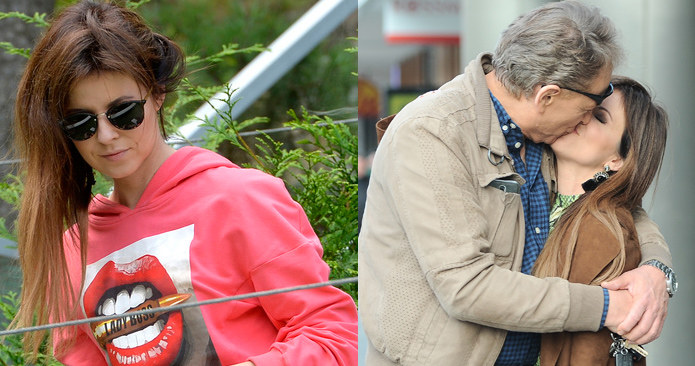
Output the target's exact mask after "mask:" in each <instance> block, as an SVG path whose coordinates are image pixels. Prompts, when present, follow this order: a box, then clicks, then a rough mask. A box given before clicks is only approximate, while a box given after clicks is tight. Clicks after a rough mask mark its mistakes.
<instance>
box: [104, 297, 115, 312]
mask: <svg viewBox="0 0 695 366" xmlns="http://www.w3.org/2000/svg"><path fill="white" fill-rule="evenodd" d="M115 306H116V302H115V301H114V300H113V299H111V298H108V299H106V301H104V306H103V307H102V310H103V311H104V315H113V314H116V310H115Z"/></svg>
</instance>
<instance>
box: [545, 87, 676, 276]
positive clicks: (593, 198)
mask: <svg viewBox="0 0 695 366" xmlns="http://www.w3.org/2000/svg"><path fill="white" fill-rule="evenodd" d="M612 83H613V87H614V88H615V90H616V92H619V93H620V94H621V95H622V99H623V103H622V104H623V108H625V115H626V118H627V125H626V127H625V131H624V133H623V136H622V139H621V141H620V148H619V154H620V156H621V157H622V158H623V165H622V167H621V169H620V170H619V171H617V172H616V173H615V174H613V175H612V176H611V177H610V178H608V180H606V181H605V182H603V183H601V184H600V185H599V186H598V187H597V188H596V189H595V190H594V191H591V192H588V193H585V194H583V195H582V196H581V197H580V198H579V199H578V200H577V201H575V202H574V203H573V204H572V205H570V207H568V208H567V211H566V212H565V213H564V214H563V215H562V217H561V218H560V220H559V221H558V223H557V225H556V227H555V230H554V231H553V232H552V233H551V234H550V236H549V237H548V240H547V241H546V243H545V247H544V248H543V251H542V252H541V254H540V255H539V256H538V259H537V261H536V264H535V267H534V270H533V273H534V275H536V276H538V277H562V278H565V279H566V278H568V277H569V270H570V263H571V260H572V256H573V254H574V247H575V246H576V244H577V237H578V232H579V226H580V223H581V221H582V219H583V218H585V217H587V216H588V215H592V216H594V217H595V218H596V219H598V220H599V221H600V222H601V223H602V224H603V225H605V226H606V227H607V228H608V229H609V230H610V231H611V232H612V233H613V234H614V235H615V236H616V237H617V238H618V241H619V242H620V246H621V250H620V254H619V255H618V257H617V258H616V259H614V260H613V261H612V262H611V264H610V265H609V266H608V268H606V269H605V270H604V271H603V272H602V273H601V275H600V276H599V277H598V278H596V279H595V280H594V281H593V282H592V283H591V284H600V283H601V282H603V281H605V280H609V279H612V278H614V277H617V276H618V275H619V274H621V273H622V272H623V269H624V266H625V240H626V238H624V236H623V229H622V227H621V223H620V222H619V221H618V218H617V215H616V210H617V209H618V208H625V209H628V210H631V209H633V208H636V207H638V206H640V205H641V204H642V197H643V196H644V194H645V193H646V192H647V189H648V188H649V186H650V185H651V183H652V181H653V180H654V178H655V177H656V176H657V174H658V172H659V170H660V167H661V161H662V159H663V156H664V150H665V149H666V134H667V130H668V116H667V114H666V111H665V110H664V109H663V108H662V107H660V106H659V105H657V104H655V103H654V101H653V100H652V97H651V95H650V94H649V92H648V91H647V90H646V89H645V88H644V86H642V85H641V84H639V83H638V82H637V81H635V80H632V79H630V78H626V77H616V78H614V79H613V80H612ZM622 225H623V226H625V227H627V228H630V227H634V224H633V223H627V224H626V223H622ZM567 232H569V241H561V238H562V237H563V234H564V233H567Z"/></svg>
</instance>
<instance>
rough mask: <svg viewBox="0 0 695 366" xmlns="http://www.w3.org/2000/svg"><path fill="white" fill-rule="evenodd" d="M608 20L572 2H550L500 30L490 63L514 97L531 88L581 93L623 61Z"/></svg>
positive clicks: (597, 12) (590, 9)
mask: <svg viewBox="0 0 695 366" xmlns="http://www.w3.org/2000/svg"><path fill="white" fill-rule="evenodd" d="M622 52H623V51H622V48H621V47H620V46H619V45H618V42H617V34H616V30H615V27H614V25H613V22H612V21H611V20H610V19H608V18H607V17H605V16H603V15H601V13H600V11H599V9H598V8H596V7H593V6H587V5H585V4H582V3H579V2H577V1H561V2H554V3H549V4H547V5H545V6H542V7H540V8H537V9H535V10H533V11H531V12H529V13H526V14H524V15H522V16H521V17H519V18H518V19H516V20H515V21H514V22H513V23H512V24H510V25H509V27H508V28H507V29H506V30H505V31H504V32H502V37H501V38H500V41H499V43H498V44H497V49H496V50H495V53H494V55H493V58H492V65H493V67H494V68H495V73H496V74H497V78H498V79H499V81H500V82H501V83H502V84H503V85H504V86H505V88H507V90H508V91H509V92H510V93H511V94H513V95H514V96H516V97H520V96H521V95H524V96H526V97H530V96H531V95H532V94H533V88H534V87H535V86H536V85H539V84H540V85H543V84H556V85H559V86H560V87H569V88H575V89H581V90H586V88H587V87H588V86H589V84H590V83H591V81H592V80H593V79H594V78H595V77H596V76H598V74H599V73H600V72H601V71H602V69H603V68H604V67H605V66H608V67H610V68H611V69H612V68H613V67H614V66H616V65H617V64H618V63H619V62H620V60H621V58H622Z"/></svg>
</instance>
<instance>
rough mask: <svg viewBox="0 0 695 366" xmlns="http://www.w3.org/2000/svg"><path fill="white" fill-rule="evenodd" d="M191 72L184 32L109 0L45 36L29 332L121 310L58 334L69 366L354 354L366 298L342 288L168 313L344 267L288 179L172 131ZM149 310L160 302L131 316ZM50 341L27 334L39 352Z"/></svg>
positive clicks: (27, 227)
mask: <svg viewBox="0 0 695 366" xmlns="http://www.w3.org/2000/svg"><path fill="white" fill-rule="evenodd" d="M183 73H184V56H183V54H182V51H181V50H180V48H179V47H178V46H177V45H176V44H174V43H173V42H172V41H170V40H169V39H167V38H166V37H164V36H162V35H159V34H157V33H154V32H153V31H152V30H151V29H149V28H148V27H147V26H146V25H145V23H144V21H143V20H142V19H141V18H140V17H139V16H138V15H137V14H135V13H134V12H132V11H130V10H127V9H124V8H121V7H118V6H115V5H112V4H108V3H95V2H89V1H84V2H80V3H79V4H76V5H74V6H71V7H68V8H66V9H65V10H64V11H63V12H62V13H61V14H60V15H59V16H58V17H57V18H55V20H54V21H53V22H52V24H51V26H50V27H49V28H48V30H47V32H46V34H45V35H44V36H43V38H42V39H41V40H40V41H39V42H38V44H37V45H36V47H35V49H34V51H33V54H32V57H31V59H30V60H29V63H28V65H27V68H26V71H25V73H24V76H23V78H22V80H21V82H20V85H19V90H18V97H17V104H16V118H15V129H16V139H17V146H18V150H19V152H20V155H21V158H22V172H23V177H24V194H23V197H22V202H21V209H20V212H19V219H18V226H17V232H18V241H19V243H18V247H19V252H20V258H21V266H22V270H23V275H24V277H23V287H22V297H21V307H20V310H19V313H18V315H17V317H16V319H15V320H16V322H15V326H17V327H25V326H29V325H31V324H32V323H34V322H35V323H38V324H46V323H49V322H52V323H53V322H59V321H66V320H73V319H77V318H85V317H94V316H100V315H119V314H123V317H120V318H117V319H113V320H107V321H104V322H94V323H91V324H85V325H80V326H77V327H74V328H63V329H59V330H57V331H54V332H53V344H54V353H55V354H56V356H57V357H58V359H59V360H60V361H62V362H63V363H65V364H67V365H105V364H107V363H108V364H110V365H133V364H137V365H150V364H152V365H155V364H156V365H169V364H190V365H205V364H224V365H232V364H244V365H253V364H256V365H259V366H260V365H280V364H290V365H354V364H356V358H357V313H356V308H355V304H354V302H353V301H352V298H351V297H350V296H349V295H347V294H345V293H344V292H342V291H340V290H338V289H336V288H334V287H320V288H316V289H312V290H303V291H295V292H287V293H283V294H278V295H272V296H266V297H256V298H249V299H245V300H240V301H233V302H223V303H219V304H215V305H207V306H200V307H199V306H196V307H189V308H186V309H184V310H179V311H167V309H166V308H167V307H169V306H172V305H174V304H179V303H184V302H194V301H203V300H209V299H215V298H221V297H227V296H233V295H239V294H246V293H252V292H256V291H265V290H271V289H278V288H285V287H292V286H297V285H302V284H310V283H317V282H324V281H326V280H327V279H328V272H329V268H328V266H327V265H326V263H325V262H323V260H322V259H321V254H322V248H321V244H320V242H319V240H318V238H317V237H316V234H315V233H314V231H313V230H312V228H311V226H310V224H309V222H308V220H307V217H306V215H305V213H304V211H303V210H302V208H301V207H300V206H299V205H298V204H297V203H296V202H294V201H293V200H292V199H291V197H290V196H289V194H288V192H287V190H286V189H285V186H284V184H283V182H282V181H281V180H279V179H277V178H273V177H270V176H268V175H266V174H264V173H261V172H259V171H256V170H253V169H241V168H239V167H238V166H236V165H234V164H232V163H230V162H229V161H228V160H226V159H224V158H223V157H221V156H219V155H217V154H215V153H213V152H210V151H207V150H204V149H200V148H195V147H187V148H182V149H180V150H174V149H173V148H172V147H170V146H169V145H167V144H166V143H165V134H164V130H163V117H162V114H161V108H162V104H163V103H164V99H165V96H166V94H167V93H169V92H171V91H173V90H174V89H175V87H176V85H177V83H178V82H179V80H180V79H181V77H182V75H183ZM93 170H97V171H99V172H100V173H102V174H103V175H105V176H107V177H110V178H111V179H113V191H112V193H111V194H110V195H109V196H108V197H106V196H102V195H96V196H92V193H91V190H92V185H93V184H94V175H93ZM66 228H67V231H66ZM149 308H161V309H162V310H161V311H160V312H157V313H155V314H150V315H148V316H147V315H137V316H135V315H133V316H131V315H130V313H132V312H134V311H137V310H142V309H149ZM42 335H43V334H41V333H28V334H27V335H26V336H25V345H26V347H27V349H28V350H29V351H30V352H34V353H35V352H36V350H37V349H38V347H39V345H40V343H41V338H42Z"/></svg>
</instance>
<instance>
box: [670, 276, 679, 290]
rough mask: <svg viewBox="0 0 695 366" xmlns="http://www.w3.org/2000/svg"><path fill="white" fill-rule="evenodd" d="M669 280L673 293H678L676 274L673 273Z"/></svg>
mask: <svg viewBox="0 0 695 366" xmlns="http://www.w3.org/2000/svg"><path fill="white" fill-rule="evenodd" d="M669 280H670V281H669V282H671V292H672V293H675V292H676V291H678V281H676V274H675V273H673V272H671V276H670V278H669Z"/></svg>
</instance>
